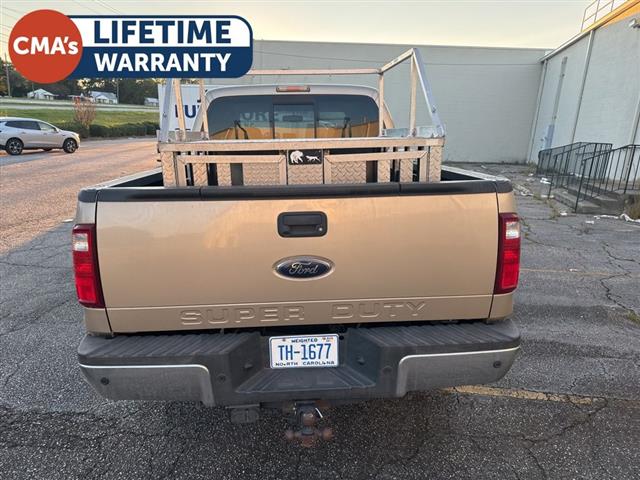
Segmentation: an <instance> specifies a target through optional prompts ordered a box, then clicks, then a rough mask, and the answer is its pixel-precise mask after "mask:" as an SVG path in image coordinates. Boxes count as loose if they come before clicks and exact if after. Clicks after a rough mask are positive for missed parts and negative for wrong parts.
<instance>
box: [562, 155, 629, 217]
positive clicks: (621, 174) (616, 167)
mask: <svg viewBox="0 0 640 480" xmlns="http://www.w3.org/2000/svg"><path fill="white" fill-rule="evenodd" d="M579 178H580V181H579V184H578V188H577V193H576V204H575V209H576V210H577V209H578V204H579V202H580V200H586V199H594V198H598V197H601V196H603V195H608V194H609V195H610V194H640V145H637V144H636V145H634V144H631V145H625V146H624V147H620V148H616V149H613V150H608V151H601V152H599V153H596V154H595V155H593V156H591V157H589V158H586V159H585V160H584V161H583V163H582V167H581V172H580V177H579Z"/></svg>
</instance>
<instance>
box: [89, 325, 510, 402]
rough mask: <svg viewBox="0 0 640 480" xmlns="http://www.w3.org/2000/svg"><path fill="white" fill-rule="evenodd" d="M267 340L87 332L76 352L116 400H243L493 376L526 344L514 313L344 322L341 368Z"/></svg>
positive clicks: (337, 394) (390, 390) (345, 395)
mask: <svg viewBox="0 0 640 480" xmlns="http://www.w3.org/2000/svg"><path fill="white" fill-rule="evenodd" d="M293 333H294V332H292V334H293ZM268 338H269V337H268V336H261V335H260V334H259V333H258V332H240V333H230V334H227V333H225V334H221V333H193V334H168V335H126V336H125V335H123V336H116V337H115V338H112V339H106V338H100V337H92V336H87V337H85V338H84V340H83V341H82V343H81V344H80V347H79V349H78V356H79V361H80V367H81V369H82V372H83V373H84V375H85V377H86V379H87V381H88V382H89V383H90V384H91V385H92V386H93V387H94V388H95V390H96V391H98V393H100V394H101V395H102V396H104V397H106V398H109V399H113V400H177V401H200V402H203V403H204V404H205V405H246V404H259V403H267V402H268V403H271V402H284V401H294V400H318V399H323V400H357V399H361V400H366V399H370V398H385V397H402V396H404V395H405V394H406V393H407V392H410V391H425V390H432V389H436V388H443V387H453V386H458V385H476V384H484V383H491V382H494V381H497V380H499V379H500V378H502V377H503V376H504V375H505V374H506V373H507V372H508V370H509V368H510V367H511V365H512V364H513V361H514V359H515V356H516V354H517V351H518V349H519V345H520V334H519V332H518V330H517V328H516V327H515V325H514V324H513V323H512V322H511V321H509V320H507V321H504V322H500V323H497V324H485V323H481V322H472V323H461V324H441V325H402V326H382V327H376V326H369V327H361V328H347V329H346V331H345V332H344V333H342V334H341V340H340V346H339V349H340V350H339V356H340V366H339V367H334V368H299V369H277V370H273V369H270V368H269V358H268V355H269V354H268V350H267V348H266V343H267V342H268Z"/></svg>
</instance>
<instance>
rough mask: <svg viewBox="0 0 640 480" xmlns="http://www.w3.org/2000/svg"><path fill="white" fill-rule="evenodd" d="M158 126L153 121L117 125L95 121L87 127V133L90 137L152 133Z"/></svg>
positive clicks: (130, 135)
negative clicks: (101, 123)
mask: <svg viewBox="0 0 640 480" xmlns="http://www.w3.org/2000/svg"><path fill="white" fill-rule="evenodd" d="M158 128H159V126H158V124H157V123H153V122H143V123H122V124H119V125H100V124H99V123H96V124H93V125H91V126H90V127H89V132H88V133H89V136H90V137H102V138H113V137H132V136H144V135H153V134H155V133H156V130H157V129H158Z"/></svg>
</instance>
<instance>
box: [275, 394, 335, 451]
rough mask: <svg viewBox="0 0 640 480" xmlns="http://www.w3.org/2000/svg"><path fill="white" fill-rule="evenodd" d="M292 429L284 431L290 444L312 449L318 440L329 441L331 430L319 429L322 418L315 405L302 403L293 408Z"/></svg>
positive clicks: (328, 428)
mask: <svg viewBox="0 0 640 480" xmlns="http://www.w3.org/2000/svg"><path fill="white" fill-rule="evenodd" d="M292 413H293V415H294V423H295V424H296V426H295V427H294V428H289V429H287V430H286V431H285V433H284V434H285V437H286V438H287V440H289V441H290V442H295V443H299V444H300V445H301V446H303V447H307V448H309V447H313V446H315V445H316V443H317V442H318V441H319V440H331V438H333V430H332V429H331V428H330V427H319V426H318V423H319V421H320V420H322V419H323V418H324V417H323V415H322V413H321V412H320V409H319V408H318V407H317V406H316V404H315V403H311V404H309V403H304V404H298V405H294V407H293V412H292Z"/></svg>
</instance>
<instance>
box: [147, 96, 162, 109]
mask: <svg viewBox="0 0 640 480" xmlns="http://www.w3.org/2000/svg"><path fill="white" fill-rule="evenodd" d="M144 104H145V105H146V106H148V107H157V106H158V105H160V103H159V102H158V99H157V98H153V97H146V98H145V99H144Z"/></svg>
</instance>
